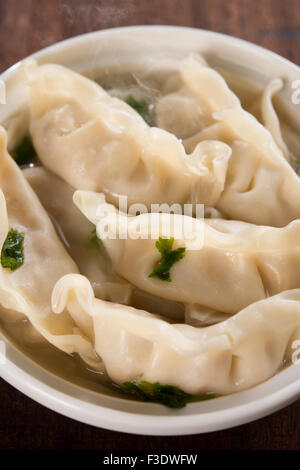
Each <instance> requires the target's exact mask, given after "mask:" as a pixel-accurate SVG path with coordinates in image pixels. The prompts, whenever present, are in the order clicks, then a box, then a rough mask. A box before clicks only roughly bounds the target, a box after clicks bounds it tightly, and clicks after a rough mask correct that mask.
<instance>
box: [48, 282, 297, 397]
mask: <svg viewBox="0 0 300 470" xmlns="http://www.w3.org/2000/svg"><path fill="white" fill-rule="evenodd" d="M52 305H53V310H54V311H55V312H62V311H64V310H65V309H66V310H67V311H68V312H70V314H71V315H74V316H76V315H77V314H78V313H79V312H85V314H86V315H89V316H90V318H91V324H92V325H93V329H94V336H95V349H96V351H97V353H98V354H99V356H101V358H102V359H103V361H104V364H105V368H106V370H107V373H108V375H109V376H110V378H111V379H112V380H113V381H114V382H115V383H118V384H122V383H124V382H126V381H136V382H139V381H140V380H147V381H149V382H160V383H162V384H168V385H174V386H178V387H179V388H181V389H183V390H184V391H186V392H187V393H192V394H196V395H197V394H203V393H207V392H214V393H220V394H227V393H232V392H236V391H239V390H244V389H247V388H249V387H251V386H253V385H256V384H258V383H260V382H262V381H264V380H266V379H268V378H269V377H271V376H272V375H273V374H275V373H276V372H277V371H278V370H279V368H280V367H281V366H282V364H283V361H284V360H290V359H291V356H292V354H293V348H292V345H293V342H294V340H295V339H297V338H299V334H300V289H295V290H291V291H286V292H283V293H281V294H279V295H276V296H274V297H270V298H268V299H265V300H261V301H260V302H256V303H254V304H252V305H250V306H249V307H247V308H246V309H244V310H242V311H241V312H239V313H238V314H237V315H235V316H234V317H231V318H230V319H228V320H226V321H224V322H221V323H218V324H217V325H213V326H209V327H205V328H194V327H192V326H189V325H184V324H170V323H167V322H166V321H164V320H162V319H161V318H160V317H159V316H155V315H152V314H150V313H148V312H145V311H143V310H137V309H135V308H133V307H128V306H125V305H120V304H114V303H112V302H106V301H104V300H100V299H97V298H95V297H94V293H93V289H92V287H91V285H90V283H89V281H88V280H87V279H86V278H85V277H83V276H81V275H78V274H74V275H72V274H71V275H67V276H65V277H63V278H62V279H60V280H59V281H58V283H57V284H56V286H55V288H54V290H53V296H52Z"/></svg>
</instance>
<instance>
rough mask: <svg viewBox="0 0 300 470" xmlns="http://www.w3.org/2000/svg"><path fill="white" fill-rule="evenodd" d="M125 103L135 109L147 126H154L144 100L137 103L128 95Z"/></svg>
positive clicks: (147, 105)
mask: <svg viewBox="0 0 300 470" xmlns="http://www.w3.org/2000/svg"><path fill="white" fill-rule="evenodd" d="M125 102H126V103H127V104H129V106H131V107H132V108H133V109H135V110H136V111H137V112H138V113H139V115H140V116H142V118H143V119H144V121H145V122H146V123H147V124H148V125H149V126H154V120H153V117H152V116H151V113H150V110H149V104H148V103H147V102H146V101H145V100H141V101H138V100H136V99H135V98H134V97H133V96H132V95H129V96H128V97H127V98H126V100H125Z"/></svg>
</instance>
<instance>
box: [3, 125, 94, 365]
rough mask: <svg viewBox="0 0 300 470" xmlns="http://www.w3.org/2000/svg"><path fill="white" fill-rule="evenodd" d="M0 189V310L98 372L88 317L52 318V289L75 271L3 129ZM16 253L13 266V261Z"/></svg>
mask: <svg viewBox="0 0 300 470" xmlns="http://www.w3.org/2000/svg"><path fill="white" fill-rule="evenodd" d="M0 188H1V189H0V247H1V264H0V305H1V306H2V308H4V309H6V310H7V309H8V310H10V311H16V312H19V313H21V314H24V315H25V317H26V318H28V320H29V321H30V322H31V324H32V325H33V327H34V328H35V329H36V330H37V331H38V332H39V333H40V334H41V335H42V336H43V337H44V338H45V339H46V340H47V341H49V342H50V343H51V344H53V345H54V346H56V347H57V348H59V349H61V350H62V351H64V352H67V353H73V352H76V353H78V354H80V355H81V357H82V358H83V359H84V360H85V361H86V362H88V363H89V364H90V365H92V366H93V367H95V368H102V363H101V360H100V359H99V357H98V356H97V354H96V352H95V350H94V348H93V344H92V341H91V339H92V337H91V330H89V325H88V320H89V317H86V318H83V317H82V316H80V315H79V316H78V317H76V318H75V319H73V318H72V317H71V316H70V314H69V313H68V312H63V313H61V314H60V315H55V314H54V313H53V311H52V309H51V293H52V289H53V287H54V285H55V283H56V282H57V281H58V280H59V278H60V277H61V276H64V275H66V274H68V273H77V272H78V269H77V266H76V264H75V263H74V262H73V260H72V259H71V257H70V256H69V254H68V253H67V251H66V250H65V248H64V247H63V245H62V243H61V241H60V240H59V238H58V236H57V234H56V232H55V230H54V227H53V225H52V223H51V221H50V219H49V217H48V215H47V213H46V212H45V210H44V208H43V207H42V205H41V203H40V201H39V199H38V198H37V196H36V194H35V193H34V191H33V190H32V188H31V187H30V185H29V184H28V182H27V181H26V179H25V178H24V176H23V174H22V171H21V170H20V168H19V167H18V166H17V164H16V163H15V162H14V160H13V159H12V158H11V157H10V155H9V154H8V153H7V149H6V133H5V131H4V129H3V128H2V127H0ZM16 249H17V251H15V253H16V254H17V256H16V260H17V261H16V260H15V259H14V257H13V255H14V253H13V250H16ZM16 263H17V264H16ZM9 266H11V267H9ZM11 268H12V269H11ZM0 314H1V310H0Z"/></svg>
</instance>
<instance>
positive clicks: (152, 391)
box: [122, 380, 216, 408]
mask: <svg viewBox="0 0 300 470" xmlns="http://www.w3.org/2000/svg"><path fill="white" fill-rule="evenodd" d="M122 390H123V391H124V392H125V393H130V394H131V395H134V396H135V397H138V398H141V399H142V400H144V401H150V402H154V403H160V404H162V405H165V406H168V407H169V408H183V407H184V406H186V405H187V403H191V402H196V401H204V400H210V399H211V398H215V397H216V396H215V395H202V396H199V397H197V396H195V395H190V394H189V393H186V392H184V391H183V390H181V389H180V388H178V387H173V386H172V385H161V384H160V383H159V382H155V383H151V382H146V381H145V380H143V381H142V382H140V383H138V384H136V383H134V382H125V383H124V384H123V386H122Z"/></svg>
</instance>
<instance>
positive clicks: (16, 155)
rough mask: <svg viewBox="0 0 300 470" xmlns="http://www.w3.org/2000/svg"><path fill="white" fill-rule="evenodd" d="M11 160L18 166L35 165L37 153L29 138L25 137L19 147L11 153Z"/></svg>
mask: <svg viewBox="0 0 300 470" xmlns="http://www.w3.org/2000/svg"><path fill="white" fill-rule="evenodd" d="M11 155H12V157H13V159H14V160H15V161H16V163H17V164H18V165H19V166H20V167H23V166H26V165H29V164H30V163H35V162H36V159H37V153H36V151H35V149H34V147H33V144H32V140H31V137H30V136H29V135H26V136H25V137H24V138H23V140H22V141H21V142H20V143H19V145H18V146H17V147H16V148H15V149H14V150H13V151H12V152H11Z"/></svg>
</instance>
